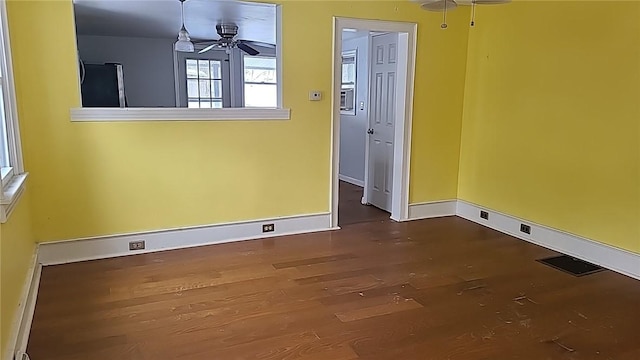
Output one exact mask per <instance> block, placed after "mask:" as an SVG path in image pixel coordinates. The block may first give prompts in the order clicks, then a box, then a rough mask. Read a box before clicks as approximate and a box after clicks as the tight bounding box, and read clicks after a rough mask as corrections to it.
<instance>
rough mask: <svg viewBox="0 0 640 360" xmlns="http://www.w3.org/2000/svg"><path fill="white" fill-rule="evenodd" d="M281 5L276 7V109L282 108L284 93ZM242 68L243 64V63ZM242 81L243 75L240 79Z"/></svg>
mask: <svg viewBox="0 0 640 360" xmlns="http://www.w3.org/2000/svg"><path fill="white" fill-rule="evenodd" d="M282 44H283V41H282V5H276V76H277V79H278V87H277V91H278V108H281V109H282V108H284V105H283V103H284V102H283V96H282V94H284V91H283V90H282V89H283V87H284V82H283V81H282V79H283V71H282V69H283V65H282V63H283V60H282V59H283V57H282V54H283V52H282ZM243 66H244V63H243ZM242 80H243V81H244V75H243V77H242ZM242 104H243V105H244V85H243V86H242Z"/></svg>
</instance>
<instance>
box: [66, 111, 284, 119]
mask: <svg viewBox="0 0 640 360" xmlns="http://www.w3.org/2000/svg"><path fill="white" fill-rule="evenodd" d="M290 113H291V111H290V110H289V109H275V108H223V109H188V108H74V109H71V121H224V120H289V119H290V117H291V116H290V115H291V114H290Z"/></svg>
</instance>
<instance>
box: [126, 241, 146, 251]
mask: <svg viewBox="0 0 640 360" xmlns="http://www.w3.org/2000/svg"><path fill="white" fill-rule="evenodd" d="M129 250H144V240H138V241H130V242H129Z"/></svg>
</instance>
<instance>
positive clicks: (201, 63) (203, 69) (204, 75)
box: [198, 60, 209, 79]
mask: <svg viewBox="0 0 640 360" xmlns="http://www.w3.org/2000/svg"><path fill="white" fill-rule="evenodd" d="M198 75H199V77H200V78H201V79H208V78H209V60H198Z"/></svg>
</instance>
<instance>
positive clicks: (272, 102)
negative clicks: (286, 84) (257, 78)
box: [244, 84, 278, 107]
mask: <svg viewBox="0 0 640 360" xmlns="http://www.w3.org/2000/svg"><path fill="white" fill-rule="evenodd" d="M244 106H246V107H277V106H278V86H277V85H275V84H245V85H244Z"/></svg>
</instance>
